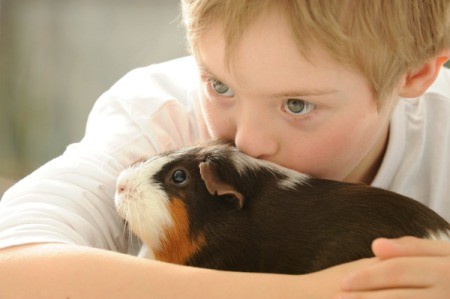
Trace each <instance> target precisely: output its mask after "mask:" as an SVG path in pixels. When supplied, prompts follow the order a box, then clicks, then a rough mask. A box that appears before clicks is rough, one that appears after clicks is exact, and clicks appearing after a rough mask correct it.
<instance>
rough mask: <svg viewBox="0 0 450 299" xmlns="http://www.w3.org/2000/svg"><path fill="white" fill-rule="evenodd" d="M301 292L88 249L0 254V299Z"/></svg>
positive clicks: (286, 282)
mask: <svg viewBox="0 0 450 299" xmlns="http://www.w3.org/2000/svg"><path fill="white" fill-rule="evenodd" d="M303 286H305V285H303ZM301 289H302V281H301V280H298V277H296V276H286V275H270V274H246V273H231V272H223V271H212V270H205V269H196V268H191V267H183V266H176V265H171V264H166V263H160V262H155V261H149V260H144V259H140V258H136V257H133V256H128V255H124V254H120V253H115V252H108V251H104V250H98V249H93V248H88V247H77V246H70V245H60V244H42V245H27V246H22V247H17V248H9V249H4V250H1V251H0V298H46V299H48V298H183V299H186V298H211V299H212V298H230V297H231V298H289V297H290V296H289V294H291V295H294V293H297V294H296V295H297V297H298V295H300V294H301V292H300V290H301ZM294 291H296V292H294ZM305 291H306V290H305ZM305 295H306V294H305ZM303 298H307V297H303Z"/></svg>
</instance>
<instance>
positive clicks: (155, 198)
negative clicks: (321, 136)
mask: <svg viewBox="0 0 450 299" xmlns="http://www.w3.org/2000/svg"><path fill="white" fill-rule="evenodd" d="M115 203H116V207H117V210H118V212H119V214H120V215H121V216H122V217H123V218H124V219H125V220H126V221H127V222H128V225H129V226H130V228H131V230H132V231H133V232H134V233H135V234H136V235H137V236H139V237H140V238H141V239H142V240H143V241H144V243H146V244H147V245H148V247H149V248H150V249H151V250H152V251H153V253H154V256H155V258H156V259H158V260H161V261H166V262H171V263H178V264H184V265H191V266H197V267H204V268H212V269H221V270H234V271H246V272H269V273H286V274H301V273H308V272H313V271H317V270H321V269H324V268H327V267H330V266H334V265H337V264H340V263H345V262H348V261H352V260H357V259H360V258H365V257H370V256H373V254H372V252H371V248H370V247H371V243H372V241H373V240H374V239H375V238H377V237H401V236H406V235H409V236H417V237H420V238H434V239H447V240H448V239H449V237H448V236H449V231H450V226H449V224H448V223H447V222H446V221H445V220H444V219H442V218H441V217H440V216H438V215H437V214H436V213H435V212H433V211H432V210H430V209H428V208H427V207H425V206H424V205H422V204H420V203H418V202H417V201H414V200H412V199H409V198H406V197H404V196H401V195H399V194H396V193H393V192H389V191H386V190H382V189H377V188H373V187H369V186H366V185H363V184H348V183H342V182H336V181H329V180H322V179H316V178H312V177H309V176H307V175H304V174H301V173H297V172H294V171H291V170H288V169H285V168H282V167H280V166H277V165H275V164H273V163H269V162H264V161H261V160H257V159H254V158H251V157H249V156H247V155H244V154H243V153H241V152H239V151H238V150H237V149H236V148H235V147H232V146H230V145H226V144H223V143H211V144H208V145H205V146H197V147H189V148H184V149H181V150H178V151H173V152H169V153H166V154H162V155H160V156H155V157H152V158H149V159H148V160H146V161H143V162H140V163H137V164H136V165H134V166H132V167H131V168H129V169H127V170H125V171H124V172H123V173H122V174H121V176H120V177H119V179H118V183H117V192H116V198H115Z"/></svg>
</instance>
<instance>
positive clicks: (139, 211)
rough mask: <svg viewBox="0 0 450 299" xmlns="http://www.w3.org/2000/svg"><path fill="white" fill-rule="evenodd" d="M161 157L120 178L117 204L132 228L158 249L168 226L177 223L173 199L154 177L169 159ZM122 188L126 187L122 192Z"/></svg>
mask: <svg viewBox="0 0 450 299" xmlns="http://www.w3.org/2000/svg"><path fill="white" fill-rule="evenodd" d="M169 160H170V159H168V158H167V157H157V158H155V159H150V160H147V161H145V162H141V163H138V164H136V165H134V166H132V167H130V168H127V169H125V170H124V171H123V172H122V173H121V174H120V176H119V178H118V180H117V189H116V194H115V197H114V203H115V206H116V209H117V212H118V213H119V215H120V216H121V217H123V218H124V219H125V220H127V222H128V224H129V226H130V228H131V229H132V231H133V232H134V233H135V234H136V235H137V236H138V237H140V238H141V239H142V240H143V241H144V242H145V243H147V244H149V246H151V247H152V249H154V250H159V249H160V246H161V238H162V237H163V236H162V233H163V229H164V228H165V227H171V226H173V223H174V222H173V219H172V216H171V214H170V212H169V209H168V205H169V198H168V196H167V194H166V193H165V192H164V190H163V189H162V187H161V186H160V185H159V184H158V183H157V182H155V181H153V180H152V177H153V176H154V175H155V174H156V173H157V172H158V171H159V170H161V168H162V167H163V166H164V165H165V164H166V163H167V162H168V161H169ZM120 188H124V190H123V191H121V192H119V189H120Z"/></svg>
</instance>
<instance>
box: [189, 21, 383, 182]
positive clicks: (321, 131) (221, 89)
mask: <svg viewBox="0 0 450 299" xmlns="http://www.w3.org/2000/svg"><path fill="white" fill-rule="evenodd" d="M288 28H289V27H288V25H287V23H285V22H284V21H283V19H282V17H281V16H280V15H279V14H277V13H272V14H271V15H270V16H268V17H264V18H260V19H259V20H258V21H256V22H255V23H254V24H253V25H252V26H251V27H249V28H248V29H247V30H246V31H245V33H244V35H243V36H242V38H241V39H240V41H239V43H238V45H237V47H236V48H235V50H236V52H235V54H236V55H235V56H234V58H233V59H234V60H233V62H232V68H231V70H232V71H231V72H230V71H228V69H227V67H226V65H225V61H224V57H225V54H224V40H223V37H222V35H221V27H220V25H217V26H211V28H210V29H209V30H208V31H207V32H206V33H205V34H204V36H202V39H201V40H200V43H199V50H200V51H199V57H196V58H197V62H198V64H199V66H200V70H201V78H202V83H203V87H202V91H201V97H202V111H203V113H204V116H205V119H206V123H207V127H208V130H209V132H210V134H211V135H212V136H213V137H215V138H226V139H228V140H232V141H234V142H235V144H236V146H237V147H238V148H239V149H241V150H242V151H243V152H245V153H247V154H249V155H251V156H253V157H256V158H261V159H264V160H269V161H272V162H275V163H278V164H280V165H282V166H285V167H288V168H291V169H294V170H297V171H300V172H304V173H307V174H310V175H314V176H316V177H321V178H329V179H336V180H347V181H363V182H367V183H370V181H371V180H372V179H373V177H374V175H375V173H376V171H377V169H378V167H379V164H380V161H381V159H382V156H383V153H384V149H385V145H386V140H387V134H388V133H387V132H388V124H389V117H388V116H389V114H390V112H389V111H387V109H383V110H381V112H380V111H378V109H377V103H376V100H375V99H374V96H373V93H372V91H371V89H370V86H369V84H368V82H367V81H366V80H365V78H364V77H363V76H362V75H360V74H359V73H356V72H355V71H351V70H349V69H348V68H345V67H344V66H342V65H340V64H337V63H336V62H334V61H333V60H332V59H331V58H330V56H329V55H328V54H327V53H326V52H325V51H323V50H322V49H321V48H320V47H312V50H311V53H312V56H311V58H310V61H308V60H307V59H305V58H304V57H303V56H302V55H301V54H300V52H299V51H298V48H297V46H296V44H295V41H294V39H293V37H292V36H291V33H290V31H289V29H288ZM311 62H313V63H311Z"/></svg>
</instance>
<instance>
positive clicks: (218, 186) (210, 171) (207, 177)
mask: <svg viewBox="0 0 450 299" xmlns="http://www.w3.org/2000/svg"><path fill="white" fill-rule="evenodd" d="M211 163H213V162H201V163H200V165H199V168H200V176H201V177H202V179H203V181H204V182H205V185H206V189H208V191H209V193H211V194H216V195H219V196H223V198H224V199H225V200H226V201H227V202H228V203H231V204H232V205H233V206H235V207H236V208H237V209H242V207H243V205H244V196H243V195H242V194H241V193H240V192H238V191H237V190H236V188H234V187H233V186H231V185H230V184H227V183H225V182H223V181H222V180H221V179H220V178H219V177H218V176H217V175H216V173H215V169H214V167H213V166H212V165H211Z"/></svg>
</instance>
